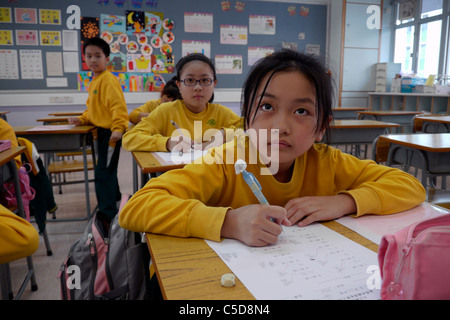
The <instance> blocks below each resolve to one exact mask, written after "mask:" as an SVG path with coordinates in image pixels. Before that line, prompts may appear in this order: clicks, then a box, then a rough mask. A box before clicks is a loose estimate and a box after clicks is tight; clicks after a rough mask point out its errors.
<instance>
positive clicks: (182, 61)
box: [176, 53, 217, 103]
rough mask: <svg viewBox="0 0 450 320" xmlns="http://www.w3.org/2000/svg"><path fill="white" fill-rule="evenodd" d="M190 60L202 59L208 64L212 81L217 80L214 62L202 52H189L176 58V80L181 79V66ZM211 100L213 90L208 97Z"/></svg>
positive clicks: (212, 99) (212, 98)
mask: <svg viewBox="0 0 450 320" xmlns="http://www.w3.org/2000/svg"><path fill="white" fill-rule="evenodd" d="M191 61H202V62H205V63H206V64H208V65H209V67H210V68H211V70H212V72H213V77H214V79H213V80H214V81H216V80H217V76H216V67H215V65H214V63H213V62H212V60H211V59H210V58H208V57H207V56H205V55H204V54H202V53H190V54H188V55H187V56H184V57H183V58H181V59H180V60H178V62H177V66H176V68H177V80H178V81H180V79H181V78H180V76H181V71H183V67H184V66H185V65H186V64H187V63H189V62H191ZM213 101H214V92H213V94H212V96H211V99H209V101H208V102H210V103H211V102H213Z"/></svg>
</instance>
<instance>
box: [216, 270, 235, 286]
mask: <svg viewBox="0 0 450 320" xmlns="http://www.w3.org/2000/svg"><path fill="white" fill-rule="evenodd" d="M234 279H236V276H235V275H234V274H232V273H225V274H223V275H222V279H221V280H220V284H221V285H222V287H226V288H231V287H234V286H235V284H236V283H235V281H234Z"/></svg>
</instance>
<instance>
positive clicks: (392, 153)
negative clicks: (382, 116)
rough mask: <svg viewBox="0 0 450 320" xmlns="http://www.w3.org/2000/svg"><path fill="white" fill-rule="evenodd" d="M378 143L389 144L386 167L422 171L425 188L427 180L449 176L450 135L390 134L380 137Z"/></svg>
mask: <svg viewBox="0 0 450 320" xmlns="http://www.w3.org/2000/svg"><path fill="white" fill-rule="evenodd" d="M379 141H380V142H381V143H383V142H387V143H390V146H389V153H388V158H387V163H386V165H388V166H391V165H393V164H396V163H399V164H402V165H406V166H413V167H416V168H420V169H422V170H423V171H422V185H423V186H424V187H425V188H426V187H427V179H428V178H433V177H436V176H448V175H450V133H410V134H390V135H382V136H380V137H379ZM443 180H444V181H445V179H443Z"/></svg>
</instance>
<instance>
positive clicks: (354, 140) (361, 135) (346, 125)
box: [330, 120, 400, 157]
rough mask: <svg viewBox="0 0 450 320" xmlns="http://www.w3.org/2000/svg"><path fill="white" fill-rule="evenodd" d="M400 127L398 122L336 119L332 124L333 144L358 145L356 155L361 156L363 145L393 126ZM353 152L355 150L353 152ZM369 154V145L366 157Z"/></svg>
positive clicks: (331, 142)
mask: <svg viewBox="0 0 450 320" xmlns="http://www.w3.org/2000/svg"><path fill="white" fill-rule="evenodd" d="M398 127H400V125H399V124H397V123H390V122H382V121H375V120H334V121H332V122H331V124H330V129H331V141H330V144H331V145H351V146H356V148H355V149H356V152H355V154H354V155H355V156H359V148H360V146H361V145H368V144H371V143H372V142H373V140H374V139H375V138H376V137H378V136H379V135H382V134H386V133H388V130H389V129H391V128H398ZM351 153H352V154H353V152H351ZM366 156H367V147H366V149H365V157H366Z"/></svg>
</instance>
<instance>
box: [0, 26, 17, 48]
mask: <svg viewBox="0 0 450 320" xmlns="http://www.w3.org/2000/svg"><path fill="white" fill-rule="evenodd" d="M13 44H14V40H13V35H12V30H0V46H12V45H13Z"/></svg>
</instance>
